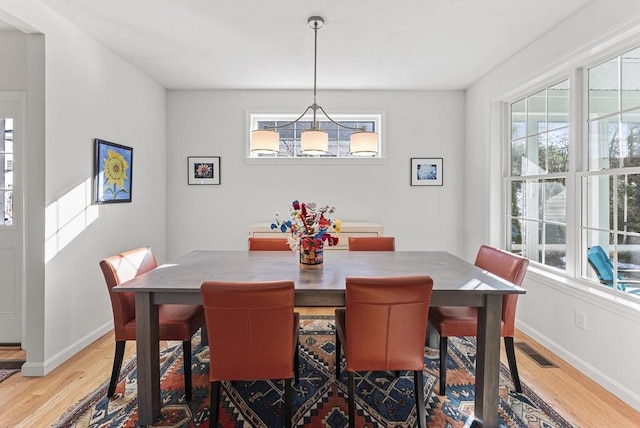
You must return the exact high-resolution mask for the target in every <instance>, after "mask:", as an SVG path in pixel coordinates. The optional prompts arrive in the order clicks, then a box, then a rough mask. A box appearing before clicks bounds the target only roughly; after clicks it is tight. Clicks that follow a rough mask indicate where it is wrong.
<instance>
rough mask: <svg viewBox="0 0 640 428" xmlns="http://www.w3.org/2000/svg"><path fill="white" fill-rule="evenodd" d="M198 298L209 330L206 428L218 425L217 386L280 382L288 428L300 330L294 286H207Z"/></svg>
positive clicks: (210, 283) (290, 283) (277, 283)
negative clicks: (207, 414) (237, 383)
mask: <svg viewBox="0 0 640 428" xmlns="http://www.w3.org/2000/svg"><path fill="white" fill-rule="evenodd" d="M200 293H201V294H202V302H203V304H204V312H205V318H206V321H207V325H208V326H209V328H208V329H207V331H208V335H209V380H210V382H211V404H210V407H209V411H210V418H209V426H211V427H217V426H218V418H219V406H220V383H221V381H237V380H258V379H284V412H283V414H284V426H285V427H290V426H291V418H292V387H291V379H292V378H294V367H295V379H296V381H297V379H298V331H299V325H300V324H299V323H300V321H299V315H298V314H297V313H296V312H294V310H293V305H294V297H295V287H294V282H293V281H266V282H223V281H206V282H204V283H203V284H202V286H201V287H200Z"/></svg>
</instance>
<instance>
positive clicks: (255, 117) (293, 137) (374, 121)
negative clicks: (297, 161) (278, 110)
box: [247, 113, 382, 159]
mask: <svg viewBox="0 0 640 428" xmlns="http://www.w3.org/2000/svg"><path fill="white" fill-rule="evenodd" d="M298 116H299V115H296V114H261V113H258V114H251V115H250V124H249V126H250V127H249V129H250V130H259V129H264V128H265V127H271V128H272V127H275V126H282V125H285V124H287V123H289V122H291V121H293V120H295V119H297V118H298ZM331 117H332V118H333V119H334V120H336V121H337V122H340V123H341V124H343V125H345V126H348V127H350V128H364V130H365V131H367V132H375V133H377V134H378V147H379V148H380V150H379V151H378V153H377V154H376V155H372V156H370V157H369V158H372V157H373V158H380V157H382V156H381V153H382V141H381V121H382V119H381V115H374V114H348V115H344V114H343V115H340V114H337V115H331ZM323 119H325V120H323ZM312 126H313V116H312V115H308V116H305V117H303V118H302V119H300V120H299V121H298V122H296V123H294V124H291V125H290V126H287V127H284V128H280V129H277V131H278V133H279V134H280V150H279V152H278V153H277V154H263V153H251V152H250V151H249V149H248V146H249V142H247V152H248V153H249V157H251V158H267V159H273V158H318V157H320V158H358V159H367V157H362V156H353V155H351V151H350V147H349V146H350V141H349V140H350V137H351V134H353V133H354V132H356V131H353V130H352V129H346V128H342V127H340V126H338V125H336V124H335V123H333V122H331V121H329V120H327V119H326V118H325V117H324V116H322V115H319V117H318V126H319V128H320V130H321V131H324V132H326V133H327V134H328V135H329V145H328V150H327V152H326V153H324V154H321V155H307V154H304V153H302V150H301V148H300V135H301V134H302V132H303V131H308V130H310V129H311V128H312Z"/></svg>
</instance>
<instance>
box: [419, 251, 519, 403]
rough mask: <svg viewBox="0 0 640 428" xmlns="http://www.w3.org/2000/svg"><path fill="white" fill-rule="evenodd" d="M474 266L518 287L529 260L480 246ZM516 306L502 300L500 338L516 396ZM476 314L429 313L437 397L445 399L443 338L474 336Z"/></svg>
mask: <svg viewBox="0 0 640 428" xmlns="http://www.w3.org/2000/svg"><path fill="white" fill-rule="evenodd" d="M475 265H476V266H478V267H480V268H482V269H484V270H486V271H487V272H489V273H492V274H494V275H496V276H498V277H500V278H502V279H505V280H507V281H509V282H511V283H513V284H515V285H517V286H521V285H522V281H523V280H524V276H525V274H526V273H527V267H528V266H529V259H526V258H524V257H521V256H518V255H516V254H513V253H510V252H507V251H503V250H500V249H498V248H494V247H490V246H488V245H482V246H481V247H480V250H479V251H478V254H477V256H476V261H475ZM517 302H518V295H517V294H505V295H504V296H503V297H502V321H501V323H500V336H501V337H503V338H504V345H505V349H506V353H507V360H508V362H509V369H510V370H511V377H512V379H513V384H514V387H515V389H516V391H517V392H520V393H521V392H522V385H521V384H520V377H519V376H518V366H517V365H516V354H515V350H514V347H513V335H514V332H515V319H516V303H517ZM477 314H478V309H477V308H471V307H464V306H441V307H432V308H431V309H429V324H431V326H433V327H434V328H435V329H436V330H437V331H438V333H439V334H440V395H445V393H446V384H447V342H448V340H447V338H448V337H459V336H477V334H478V324H477ZM427 341H428V338H427Z"/></svg>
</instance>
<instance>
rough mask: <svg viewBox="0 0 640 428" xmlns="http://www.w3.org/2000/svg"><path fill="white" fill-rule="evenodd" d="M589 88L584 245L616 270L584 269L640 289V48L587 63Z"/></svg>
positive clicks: (595, 276)
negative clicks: (597, 249)
mask: <svg viewBox="0 0 640 428" xmlns="http://www.w3.org/2000/svg"><path fill="white" fill-rule="evenodd" d="M587 90H588V107H587V109H588V112H587V113H588V114H587V129H588V132H587V153H588V156H587V158H588V160H587V164H588V168H587V171H586V172H584V173H583V174H581V184H582V196H583V207H582V208H583V216H582V224H581V227H580V229H581V232H582V233H581V237H582V248H583V249H584V250H585V251H586V250H587V249H588V248H592V247H593V246H596V245H598V246H600V247H602V249H603V250H604V252H605V254H607V255H608V256H609V258H610V259H611V261H612V266H611V267H612V270H613V272H611V275H609V277H606V276H605V277H603V274H602V272H599V271H598V268H597V266H594V267H592V266H591V265H589V266H588V267H586V268H585V269H584V271H583V274H586V275H585V276H586V277H588V278H592V279H594V280H595V281H599V282H601V283H602V284H603V285H605V286H609V287H613V288H615V289H618V290H621V291H629V292H633V291H635V290H636V289H638V290H639V291H640V48H637V49H634V50H631V51H629V52H626V53H623V54H622V55H619V56H616V57H614V58H612V59H610V60H608V61H605V62H603V63H602V64H599V65H596V66H595V67H592V68H589V69H588V72H587ZM592 264H593V263H592ZM596 272H597V273H596Z"/></svg>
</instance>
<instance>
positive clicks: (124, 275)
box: [100, 247, 205, 401]
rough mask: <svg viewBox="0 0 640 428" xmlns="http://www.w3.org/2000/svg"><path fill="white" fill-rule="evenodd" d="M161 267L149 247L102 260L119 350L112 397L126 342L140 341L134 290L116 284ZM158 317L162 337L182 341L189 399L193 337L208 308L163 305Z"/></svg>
mask: <svg viewBox="0 0 640 428" xmlns="http://www.w3.org/2000/svg"><path fill="white" fill-rule="evenodd" d="M157 266H158V265H157V263H156V259H155V257H154V255H153V253H152V252H151V248H149V247H140V248H136V249H133V250H129V251H125V252H123V253H120V254H116V255H114V256H111V257H108V258H106V259H104V260H101V261H100V268H101V269H102V274H103V275H104V279H105V281H106V283H107V289H108V290H109V297H110V298H111V309H112V311H113V327H114V331H115V337H116V350H115V356H114V358H113V369H112V371H111V382H110V383H109V390H108V392H107V397H112V396H113V394H114V393H115V389H116V385H117V383H118V377H119V375H120V368H121V366H122V358H123V357H124V350H125V344H126V341H127V340H136V311H135V296H134V293H117V292H115V291H113V287H115V286H116V285H119V284H121V283H123V282H125V281H128V280H130V279H133V278H135V277H136V276H138V275H142V274H143V273H145V272H148V271H150V270H152V269H155V268H156V267H157ZM158 317H159V325H160V340H180V341H182V350H183V358H184V385H185V399H186V400H187V401H191V395H192V394H191V337H192V336H193V335H194V334H195V332H196V331H197V330H198V329H199V328H200V327H201V326H203V325H204V323H205V319H204V311H203V309H202V306H192V305H160V306H159V308H158Z"/></svg>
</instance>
